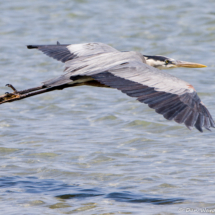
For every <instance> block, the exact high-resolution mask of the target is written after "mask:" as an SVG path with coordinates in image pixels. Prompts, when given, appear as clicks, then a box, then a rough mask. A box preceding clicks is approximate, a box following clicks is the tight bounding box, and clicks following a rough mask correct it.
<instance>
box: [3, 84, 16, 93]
mask: <svg viewBox="0 0 215 215" xmlns="http://www.w3.org/2000/svg"><path fill="white" fill-rule="evenodd" d="M5 86H7V87H10V88H11V89H12V90H13V92H14V93H17V92H18V91H17V90H16V88H15V87H14V86H13V85H12V84H6V85H5Z"/></svg>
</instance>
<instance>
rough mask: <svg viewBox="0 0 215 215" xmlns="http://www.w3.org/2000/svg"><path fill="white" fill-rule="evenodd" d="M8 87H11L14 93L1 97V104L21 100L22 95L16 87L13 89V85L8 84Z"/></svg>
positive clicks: (7, 93)
mask: <svg viewBox="0 0 215 215" xmlns="http://www.w3.org/2000/svg"><path fill="white" fill-rule="evenodd" d="M6 86H7V87H10V88H11V89H12V90H13V92H12V93H9V92H6V93H5V94H4V95H2V96H0V104H2V103H5V102H10V101H14V100H17V99H19V98H20V96H21V95H20V94H19V92H18V91H17V90H16V88H15V87H13V85H11V84H6Z"/></svg>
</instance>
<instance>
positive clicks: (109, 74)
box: [28, 43, 215, 132]
mask: <svg viewBox="0 0 215 215" xmlns="http://www.w3.org/2000/svg"><path fill="white" fill-rule="evenodd" d="M28 48H37V49H39V50H41V51H42V52H43V53H45V54H47V55H48V56H50V57H53V58H54V59H57V60H59V61H61V62H64V63H65V70H64V71H65V73H64V74H63V75H61V76H59V77H57V78H53V79H51V80H48V81H45V82H43V87H44V88H52V87H57V86H61V85H71V86H76V85H77V84H80V83H83V84H87V83H88V82H90V81H97V82H99V83H100V84H103V85H104V86H107V87H111V88H116V89H118V90H120V91H122V92H123V93H126V94H127V95H129V96H131V97H136V98H137V100H138V101H140V102H143V103H146V104H148V106H149V107H150V108H153V109H155V111H156V112H157V113H159V114H162V115H163V116H164V117H165V118H166V119H168V120H175V121H176V122H177V123H184V124H185V125H186V126H187V127H188V128H191V127H193V126H195V127H196V128H197V129H198V130H199V131H201V132H202V128H203V127H204V128H206V129H209V128H210V127H215V124H214V121H213V119H212V117H211V115H210V113H209V111H208V110H207V108H206V107H205V106H204V105H203V103H202V102H201V100H200V98H199V97H198V95H197V93H196V91H195V89H194V88H193V86H192V85H190V84H189V83H187V82H185V81H183V80H181V79H179V78H177V77H175V76H173V75H170V74H168V73H165V72H163V71H161V70H158V69H156V68H154V67H152V66H149V65H147V64H146V60H145V58H144V56H143V55H142V54H141V53H139V52H134V51H131V52H120V51H118V50H116V49H114V48H112V47H111V46H108V45H106V44H103V43H85V44H75V45H61V44H59V43H58V44H57V45H46V46H45V45H41V46H40V45H38V46H37V45H29V46H28Z"/></svg>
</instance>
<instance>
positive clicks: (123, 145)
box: [0, 0, 215, 215]
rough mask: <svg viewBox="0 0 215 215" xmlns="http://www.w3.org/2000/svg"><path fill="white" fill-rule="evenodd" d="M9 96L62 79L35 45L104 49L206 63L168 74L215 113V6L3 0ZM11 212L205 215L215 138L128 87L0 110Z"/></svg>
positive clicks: (5, 197)
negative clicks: (161, 111) (12, 90)
mask: <svg viewBox="0 0 215 215" xmlns="http://www.w3.org/2000/svg"><path fill="white" fill-rule="evenodd" d="M0 8H1V16H0V42H1V43H0V44H1V45H0V53H1V57H0V71H1V72H0V80H1V82H0V91H1V93H0V94H3V93H4V92H5V91H9V89H8V88H7V87H5V84H7V83H11V84H13V85H14V86H15V87H17V88H18V89H19V90H21V89H26V88H29V87H34V86H39V85H40V82H42V81H44V80H47V79H50V78H52V77H54V76H57V75H59V74H61V71H62V70H63V65H62V64H61V63H60V62H57V61H55V60H53V59H51V58H48V57H47V56H45V55H43V54H42V53H40V52H38V51H37V50H27V49H26V46H25V45H27V44H53V43H56V41H57V40H58V41H60V42H61V43H66V44H67V43H83V42H90V41H96V42H104V43H108V44H110V45H112V46H114V47H116V48H118V49H120V50H138V51H140V52H142V53H144V54H152V55H155V54H161V55H167V56H169V57H172V58H175V59H179V60H186V61H193V62H199V63H202V64H206V65H207V66H208V67H207V68H204V69H175V70H169V71H168V72H170V73H171V74H175V75H176V76H177V77H180V78H182V79H184V80H186V81H188V82H190V83H191V84H192V85H194V87H195V88H196V90H197V91H198V92H199V93H198V94H199V96H200V97H201V99H202V100H203V102H204V103H205V105H206V106H207V107H208V109H209V110H210V112H211V113H212V115H213V116H214V117H215V110H214V105H215V101H214V98H215V85H214V80H215V63H214V59H215V45H214V44H215V12H214V8H215V2H214V1H213V0H206V1H204V2H203V1H200V0H196V1H190V0H189V1H188V0H181V1H166V0H162V1H149V0H148V1H132V0H128V1H122V0H116V1H111V0H109V1H94V0H93V1H87V0H76V1H69V0H61V1H42V0H38V1H36V0H31V1H23V0H17V1H0ZM0 131H1V132H0V155H1V156H0V158H1V161H0V165H1V171H0V190H1V194H0V200H1V212H2V214H103V215H107V214H184V213H185V210H187V211H188V212H189V214H199V213H198V212H199V211H198V212H195V211H194V210H195V209H197V210H199V209H202V208H207V209H214V208H215V194H214V190H215V181H214V178H215V158H214V155H215V146H214V140H215V131H212V132H209V131H205V132H204V133H199V132H198V131H196V130H193V131H189V130H187V129H186V128H185V127H184V126H182V125H178V124H176V123H174V122H171V121H167V120H165V119H164V118H163V117H162V116H160V115H157V114H155V112H154V111H153V110H151V109H149V108H148V107H147V105H143V104H141V103H138V102H137V101H135V99H133V98H130V97H128V96H126V95H124V94H122V93H120V92H119V91H117V90H112V89H98V88H93V87H77V88H73V89H72V88H71V89H65V90H63V91H58V92H52V93H48V94H44V95H40V96H35V97H32V98H28V99H25V100H21V101H18V102H14V103H11V104H9V103H8V104H4V105H1V107H0Z"/></svg>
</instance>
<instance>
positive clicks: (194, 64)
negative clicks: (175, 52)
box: [175, 60, 207, 68]
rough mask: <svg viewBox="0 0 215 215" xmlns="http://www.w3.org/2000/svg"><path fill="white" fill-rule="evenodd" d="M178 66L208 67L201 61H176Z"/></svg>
mask: <svg viewBox="0 0 215 215" xmlns="http://www.w3.org/2000/svg"><path fill="white" fill-rule="evenodd" d="M175 66H176V67H186V68H203V67H207V66H205V65H203V64H199V63H191V62H186V61H179V60H178V61H176V63H175Z"/></svg>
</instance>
